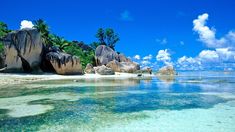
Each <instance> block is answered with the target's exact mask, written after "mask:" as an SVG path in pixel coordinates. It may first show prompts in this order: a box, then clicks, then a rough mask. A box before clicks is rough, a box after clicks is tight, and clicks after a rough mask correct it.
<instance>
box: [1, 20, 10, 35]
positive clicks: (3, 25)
mask: <svg viewBox="0 0 235 132" xmlns="http://www.w3.org/2000/svg"><path fill="white" fill-rule="evenodd" d="M9 32H10V30H8V28H7V24H5V23H3V22H0V38H2V37H4V36H5V35H6V34H7V33H9Z"/></svg>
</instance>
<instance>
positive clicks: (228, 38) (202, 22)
mask: <svg viewBox="0 0 235 132" xmlns="http://www.w3.org/2000/svg"><path fill="white" fill-rule="evenodd" d="M208 17H209V15H208V14H207V13H204V14H202V15H199V16H198V18H197V19H195V20H194V21H193V24H194V27H193V30H194V31H195V32H197V33H198V34H199V39H200V41H202V42H203V43H205V44H206V45H207V46H208V47H210V48H223V47H229V46H232V47H235V33H234V32H233V31H230V32H229V33H228V34H226V35H224V37H221V38H220V39H217V38H216V29H212V28H209V27H208V26H206V21H207V20H208Z"/></svg>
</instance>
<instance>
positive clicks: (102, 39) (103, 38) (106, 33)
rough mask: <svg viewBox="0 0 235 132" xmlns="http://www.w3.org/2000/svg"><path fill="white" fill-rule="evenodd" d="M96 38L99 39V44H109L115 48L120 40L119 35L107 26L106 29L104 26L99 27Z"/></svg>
mask: <svg viewBox="0 0 235 132" xmlns="http://www.w3.org/2000/svg"><path fill="white" fill-rule="evenodd" d="M96 38H98V39H99V45H107V46H109V47H110V48H112V49H113V50H114V48H115V45H116V43H117V42H118V41H119V40H120V39H119V36H118V35H117V34H116V33H115V32H114V30H113V29H111V28H107V29H106V30H104V29H102V28H100V29H98V31H97V33H96Z"/></svg>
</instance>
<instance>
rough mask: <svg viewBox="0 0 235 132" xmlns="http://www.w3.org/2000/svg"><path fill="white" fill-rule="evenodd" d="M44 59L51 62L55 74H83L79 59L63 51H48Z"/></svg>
mask: <svg viewBox="0 0 235 132" xmlns="http://www.w3.org/2000/svg"><path fill="white" fill-rule="evenodd" d="M46 60H47V61H48V62H50V63H51V65H52V66H53V68H54V69H55V71H56V73H57V74H60V75H75V74H76V75H81V74H83V70H82V65H81V63H80V59H79V58H78V57H76V56H72V55H69V54H66V53H63V52H49V53H48V54H47V55H46Z"/></svg>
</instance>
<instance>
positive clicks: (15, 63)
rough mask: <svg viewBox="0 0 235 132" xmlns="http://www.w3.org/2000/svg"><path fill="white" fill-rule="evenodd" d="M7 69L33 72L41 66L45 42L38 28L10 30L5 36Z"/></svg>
mask: <svg viewBox="0 0 235 132" xmlns="http://www.w3.org/2000/svg"><path fill="white" fill-rule="evenodd" d="M3 44H4V46H5V55H4V56H5V58H4V64H2V65H4V66H6V71H11V72H32V71H36V70H38V69H39V67H40V63H41V60H42V57H41V55H42V51H43V44H42V39H41V36H40V33H39V32H38V31H37V30H36V29H22V30H17V31H13V32H10V33H8V34H7V35H6V37H5V38H4V41H3Z"/></svg>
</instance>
